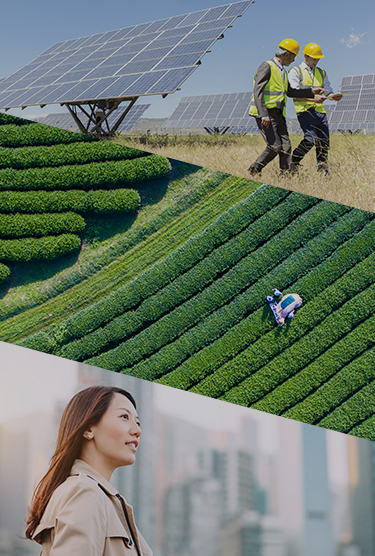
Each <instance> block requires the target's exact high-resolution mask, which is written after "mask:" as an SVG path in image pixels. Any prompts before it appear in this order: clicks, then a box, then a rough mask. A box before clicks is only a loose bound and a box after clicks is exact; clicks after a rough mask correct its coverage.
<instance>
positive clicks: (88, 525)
mask: <svg viewBox="0 0 375 556" xmlns="http://www.w3.org/2000/svg"><path fill="white" fill-rule="evenodd" d="M33 539H34V540H35V541H37V542H39V543H40V544H41V545H42V555H43V556H67V555H69V556H152V551H151V549H150V547H149V546H148V545H147V543H146V541H145V540H144V538H143V537H142V535H141V534H140V533H139V531H138V529H137V527H136V525H135V522H134V515H133V508H132V507H131V506H129V504H127V503H126V501H125V499H124V498H123V497H122V496H121V495H120V494H119V493H118V491H117V490H116V489H115V488H114V487H113V486H112V485H111V484H110V483H109V482H108V481H106V480H105V479H104V478H103V477H102V476H101V475H99V473H98V472H97V471H95V469H93V468H92V467H91V466H90V465H88V464H87V463H85V462H83V461H82V460H76V461H75V462H74V465H73V467H72V470H71V472H70V477H68V478H67V479H66V481H65V482H64V483H62V484H61V485H60V486H59V487H58V488H57V489H56V490H55V491H54V493H53V495H52V497H51V499H50V501H49V502H48V505H47V507H46V510H45V512H44V514H43V516H42V519H41V521H40V523H39V525H38V526H37V528H36V529H35V532H34V534H33Z"/></svg>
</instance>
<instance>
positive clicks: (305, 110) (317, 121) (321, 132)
mask: <svg viewBox="0 0 375 556" xmlns="http://www.w3.org/2000/svg"><path fill="white" fill-rule="evenodd" d="M303 53H304V55H305V59H304V61H303V62H302V63H301V64H300V65H299V66H295V67H294V68H292V69H291V70H290V71H289V82H290V84H291V86H292V87H293V88H294V89H301V88H303V87H306V86H307V85H310V86H311V87H322V88H323V89H324V95H318V96H316V97H315V98H313V99H310V98H304V99H303V98H295V99H294V107H295V110H296V114H297V118H298V121H299V124H300V126H301V128H302V131H303V133H304V138H303V139H302V141H301V142H300V144H299V145H298V147H297V148H296V149H294V151H293V155H292V169H293V170H297V169H298V168H299V164H300V162H301V160H302V159H303V157H304V156H305V154H306V153H308V152H309V150H310V149H311V148H312V147H313V146H314V145H315V147H316V159H317V163H318V170H319V171H322V172H324V174H325V175H327V174H328V150H329V128H328V119H327V114H326V110H325V108H324V104H323V102H324V101H325V100H326V99H329V100H336V101H338V100H341V99H342V94H341V93H334V92H333V89H332V87H331V84H330V82H329V80H328V77H327V72H326V71H325V70H323V69H321V68H318V67H317V64H318V63H319V61H320V60H321V59H322V58H324V54H323V52H322V49H321V47H320V46H319V45H318V44H316V43H314V42H310V43H309V44H307V45H306V46H305V48H304V50H303Z"/></svg>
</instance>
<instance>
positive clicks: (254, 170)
mask: <svg viewBox="0 0 375 556" xmlns="http://www.w3.org/2000/svg"><path fill="white" fill-rule="evenodd" d="M247 171H248V172H249V174H250V176H259V175H260V174H261V172H262V166H260V165H259V164H257V163H256V162H254V163H253V164H252V165H251V166H250V168H249V169H248V170H247Z"/></svg>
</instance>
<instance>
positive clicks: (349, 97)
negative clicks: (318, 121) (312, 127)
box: [328, 74, 375, 133]
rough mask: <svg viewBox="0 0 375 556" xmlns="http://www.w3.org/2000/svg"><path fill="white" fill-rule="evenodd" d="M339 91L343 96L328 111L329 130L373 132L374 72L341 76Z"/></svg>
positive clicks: (374, 103) (374, 126) (374, 120)
mask: <svg viewBox="0 0 375 556" xmlns="http://www.w3.org/2000/svg"><path fill="white" fill-rule="evenodd" d="M340 91H341V92H342V93H344V95H345V96H344V97H343V98H342V100H340V101H339V102H337V103H335V104H334V105H333V109H332V110H331V111H330V113H329V120H328V121H329V124H330V129H331V131H333V132H334V131H338V130H340V129H341V130H351V131H354V130H356V129H363V130H368V131H369V132H370V133H373V132H374V128H375V125H374V124H375V109H374V106H375V74H367V75H352V76H347V77H343V78H342V80H341V86H340Z"/></svg>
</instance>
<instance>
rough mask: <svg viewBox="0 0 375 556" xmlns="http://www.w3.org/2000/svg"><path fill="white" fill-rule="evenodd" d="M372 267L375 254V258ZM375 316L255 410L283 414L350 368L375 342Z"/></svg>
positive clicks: (263, 399)
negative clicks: (341, 370)
mask: <svg viewBox="0 0 375 556" xmlns="http://www.w3.org/2000/svg"><path fill="white" fill-rule="evenodd" d="M371 259H372V264H374V262H375V255H374V256H372V257H371ZM374 335H375V317H372V318H369V319H367V320H366V321H365V322H364V323H362V324H360V325H359V326H357V327H356V328H355V329H354V330H353V331H352V332H350V333H349V334H348V335H347V336H346V337H344V338H343V339H342V340H340V341H339V342H336V343H335V344H334V345H333V346H332V347H331V348H329V349H328V350H327V351H326V352H325V353H323V354H322V355H320V357H318V358H317V359H316V360H315V361H313V362H312V363H310V364H309V365H307V367H305V368H304V369H303V370H302V371H300V372H299V373H298V374H297V375H296V376H293V377H292V378H290V379H288V380H286V382H284V383H283V384H282V385H281V386H279V387H278V388H276V389H275V390H273V391H272V392H271V393H270V394H268V395H266V396H265V397H264V398H262V399H261V400H260V401H259V402H257V403H256V404H254V405H253V407H254V409H259V410H260V411H267V412H268V413H274V414H276V415H282V414H283V413H284V412H285V411H287V410H288V409H289V408H291V407H293V406H295V405H296V404H298V403H300V402H301V400H302V399H304V398H307V396H309V395H310V394H312V393H313V392H314V391H315V390H316V389H317V388H319V387H320V386H321V385H322V384H324V382H326V381H327V380H329V379H330V378H331V377H332V376H333V375H335V374H336V373H337V372H338V371H339V370H340V369H342V368H343V367H345V365H348V364H349V363H350V361H351V360H352V359H355V358H356V357H358V356H359V355H361V353H363V352H364V351H366V350H367V349H369V348H370V347H371V346H372V345H373V344H374V342H375V340H374V337H375V336H374Z"/></svg>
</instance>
